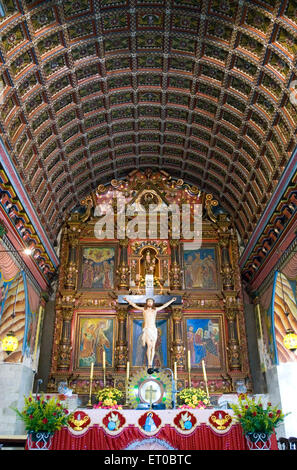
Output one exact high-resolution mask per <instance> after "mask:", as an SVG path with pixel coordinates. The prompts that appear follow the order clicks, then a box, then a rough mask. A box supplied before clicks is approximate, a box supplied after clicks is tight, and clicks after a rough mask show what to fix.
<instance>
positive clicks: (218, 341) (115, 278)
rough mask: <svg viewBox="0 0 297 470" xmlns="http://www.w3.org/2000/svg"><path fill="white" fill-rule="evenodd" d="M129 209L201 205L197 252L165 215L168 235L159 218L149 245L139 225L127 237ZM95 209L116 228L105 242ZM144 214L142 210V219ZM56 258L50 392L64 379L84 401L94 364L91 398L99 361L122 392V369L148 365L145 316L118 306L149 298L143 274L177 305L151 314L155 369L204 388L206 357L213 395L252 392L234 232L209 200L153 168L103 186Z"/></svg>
mask: <svg viewBox="0 0 297 470" xmlns="http://www.w3.org/2000/svg"><path fill="white" fill-rule="evenodd" d="M119 201H120V204H119ZM128 204H129V205H130V206H131V205H132V206H133V204H134V206H135V204H136V205H137V204H141V207H142V208H143V207H144V208H146V207H148V206H149V205H150V204H155V206H154V207H158V205H160V204H162V205H163V206H164V205H165V206H166V205H167V206H169V205H170V204H174V205H175V207H176V205H177V206H178V207H182V206H185V205H188V206H189V207H193V206H194V205H195V204H196V205H198V204H200V205H201V206H200V207H202V243H201V246H200V247H198V245H197V246H196V245H195V244H193V243H192V240H189V239H188V238H187V239H183V238H182V235H183V234H181V236H180V237H177V236H176V235H175V234H173V224H172V215H170V213H169V212H168V233H167V236H165V237H164V235H163V234H162V238H161V236H160V233H161V230H160V228H161V227H160V225H161V219H158V217H157V219H155V220H157V228H158V230H157V234H156V233H155V234H153V235H154V236H155V238H154V237H152V236H148V234H147V231H146V232H144V235H143V231H140V232H139V229H140V227H139V226H138V232H137V233H138V235H137V237H136V235H135V238H134V239H133V237H131V233H128V235H129V236H128V235H127V231H125V230H124V229H128V225H129V223H131V222H132V223H133V216H131V215H129V213H128V212H124V213H119V212H121V209H120V208H121V207H123V206H124V207H126V205H128ZM98 207H99V208H102V207H105V208H106V207H107V208H109V211H110V215H109V218H108V220H110V221H111V220H113V221H114V225H113V226H112V224H111V225H110V227H111V228H113V229H114V231H113V232H112V230H111V231H110V233H108V230H107V228H106V233H105V237H104V238H103V237H99V236H98V230H97V228H98V221H100V220H103V219H102V217H103V215H102V213H103V212H102V211H101V212H100V210H99V211H98ZM105 214H106V212H105ZM116 216H117V217H116ZM105 217H106V216H105ZM147 217H149V214H148V213H147V212H145V216H144V219H142V220H144V221H145V220H146V219H147ZM138 222H139V221H138ZM138 225H140V224H139V223H138ZM106 227H107V224H106ZM146 227H147V226H146ZM142 228H143V227H142ZM134 229H135V233H136V228H135V227H134ZM96 230H97V232H96ZM100 233H101V232H100ZM119 233H120V234H123V233H124V234H125V235H124V236H120V237H119ZM139 233H141V237H142V238H141V237H139ZM158 236H159V238H158ZM108 237H110V238H108ZM60 257H61V265H60V271H59V280H58V288H57V294H56V320H55V332H54V342H53V351H52V362H51V373H50V377H49V381H48V391H51V392H56V391H57V390H58V385H59V383H60V382H63V381H67V383H68V386H69V387H70V388H71V389H72V390H73V392H74V393H76V394H79V395H87V394H88V392H89V385H90V382H89V377H90V366H91V363H92V362H93V363H94V379H93V393H96V391H98V390H99V389H100V388H102V387H103V363H104V364H105V371H106V373H105V380H106V382H105V383H106V384H107V385H112V386H115V387H118V388H120V389H122V390H125V379H126V371H127V364H128V363H129V366H128V367H129V374H131V375H133V374H137V371H139V370H140V369H141V368H143V367H146V355H145V351H144V348H143V346H142V344H141V341H140V337H141V330H142V315H141V313H140V312H137V311H136V310H134V309H133V308H132V307H131V306H130V305H128V303H127V302H125V301H124V300H123V298H124V297H125V296H127V295H129V296H132V297H133V298H134V299H136V304H137V299H143V298H145V296H146V293H147V291H146V289H147V286H146V285H145V276H146V274H150V275H152V276H153V285H152V286H151V287H152V289H153V296H154V298H155V300H156V303H158V299H167V300H168V299H170V298H172V297H173V296H175V297H176V298H177V299H178V301H177V302H174V303H172V304H171V305H170V306H169V307H167V309H165V310H161V311H160V312H159V313H158V315H157V324H156V326H157V329H158V339H157V343H156V353H155V358H154V366H156V367H159V368H161V369H162V368H171V369H173V368H174V367H175V370H176V371H177V388H178V389H181V388H184V387H187V386H188V385H189V380H191V385H192V386H195V387H204V386H205V384H204V380H203V370H202V360H203V361H204V363H205V365H206V370H207V378H208V389H209V393H210V394H211V395H219V394H222V393H232V392H234V391H236V387H237V384H238V383H239V382H242V381H244V383H245V384H246V386H247V389H248V390H251V382H250V371H249V364H248V353H247V340H246V332H245V321H244V309H243V300H242V294H241V280H240V272H239V267H238V259H239V251H238V242H237V237H236V232H235V229H234V225H233V222H232V221H231V220H230V219H229V217H228V215H227V214H226V213H225V212H224V211H223V210H221V209H220V205H219V201H216V200H215V199H214V198H213V196H212V195H211V194H207V193H203V192H201V191H200V190H199V188H197V187H195V186H191V185H189V184H186V183H185V182H184V181H183V180H181V179H178V180H174V179H172V178H171V177H170V176H169V175H168V174H167V173H165V172H162V171H160V172H153V171H151V170H147V171H145V172H140V171H138V170H135V171H134V172H132V173H130V174H129V175H128V176H127V177H126V178H125V179H121V180H112V181H111V182H110V184H108V185H99V186H98V188H97V189H96V190H95V191H94V192H93V193H91V194H90V195H89V196H88V197H87V198H85V199H84V200H83V201H81V207H80V208H79V209H78V210H77V211H75V212H73V213H71V215H70V216H69V217H68V219H67V220H66V221H65V223H64V226H63V231H62V237H61V250H60ZM132 297H131V298H132ZM161 303H165V302H161ZM189 361H190V374H189Z"/></svg>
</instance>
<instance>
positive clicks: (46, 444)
mask: <svg viewBox="0 0 297 470" xmlns="http://www.w3.org/2000/svg"><path fill="white" fill-rule="evenodd" d="M53 436H54V433H52V432H48V431H30V432H28V435H27V446H28V450H50V448H51V445H52V441H53Z"/></svg>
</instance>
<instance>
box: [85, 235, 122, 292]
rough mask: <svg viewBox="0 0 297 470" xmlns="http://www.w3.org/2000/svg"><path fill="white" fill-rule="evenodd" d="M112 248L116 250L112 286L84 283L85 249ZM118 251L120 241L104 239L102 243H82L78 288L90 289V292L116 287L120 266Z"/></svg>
mask: <svg viewBox="0 0 297 470" xmlns="http://www.w3.org/2000/svg"><path fill="white" fill-rule="evenodd" d="M105 248H107V249H108V248H111V249H113V250H114V266H113V269H112V272H113V278H112V279H113V282H112V285H110V287H108V288H106V287H104V284H103V285H102V286H98V285H97V286H88V285H83V282H82V280H83V253H84V250H85V249H95V250H96V249H98V250H101V249H105ZM118 252H119V243H118V242H114V241H112V242H110V241H102V242H100V243H98V242H97V243H96V242H90V243H86V242H84V243H80V245H79V261H78V273H79V275H78V290H79V291H89V292H107V291H108V290H111V289H115V287H116V274H117V267H118Z"/></svg>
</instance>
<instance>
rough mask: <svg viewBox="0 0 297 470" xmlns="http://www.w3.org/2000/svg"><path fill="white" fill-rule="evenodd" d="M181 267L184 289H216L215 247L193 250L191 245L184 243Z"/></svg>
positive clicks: (216, 266) (216, 265) (216, 264)
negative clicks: (182, 266) (182, 269)
mask: <svg viewBox="0 0 297 470" xmlns="http://www.w3.org/2000/svg"><path fill="white" fill-rule="evenodd" d="M183 265H184V276H185V278H184V279H185V281H184V282H185V287H186V289H207V290H208V289H218V263H217V256H216V249H215V247H210V246H209V247H201V248H199V249H195V248H193V244H192V243H184V246H183Z"/></svg>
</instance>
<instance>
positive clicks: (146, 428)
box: [52, 409, 278, 451]
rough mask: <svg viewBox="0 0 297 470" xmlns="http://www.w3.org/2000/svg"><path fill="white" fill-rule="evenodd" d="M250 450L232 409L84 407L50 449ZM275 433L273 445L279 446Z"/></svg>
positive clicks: (55, 437)
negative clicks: (115, 408)
mask: <svg viewBox="0 0 297 470" xmlns="http://www.w3.org/2000/svg"><path fill="white" fill-rule="evenodd" d="M132 449H134V450H145V449H153V450H155V449H159V450H172V451H173V450H248V447H247V443H246V439H245V437H244V435H243V433H242V428H241V426H240V425H239V424H238V423H235V422H234V419H233V412H232V410H226V411H223V410H217V409H204V410H193V409H192V410H187V409H186V410H185V409H175V410H171V409H170V410H110V409H80V410H76V411H75V413H73V414H72V416H71V420H70V424H69V425H68V427H65V428H62V429H61V430H60V431H58V432H56V433H55V435H54V438H53V443H52V450H113V451H116V450H132ZM277 449H278V446H277V440H276V437H275V435H273V436H272V445H271V450H277Z"/></svg>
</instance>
